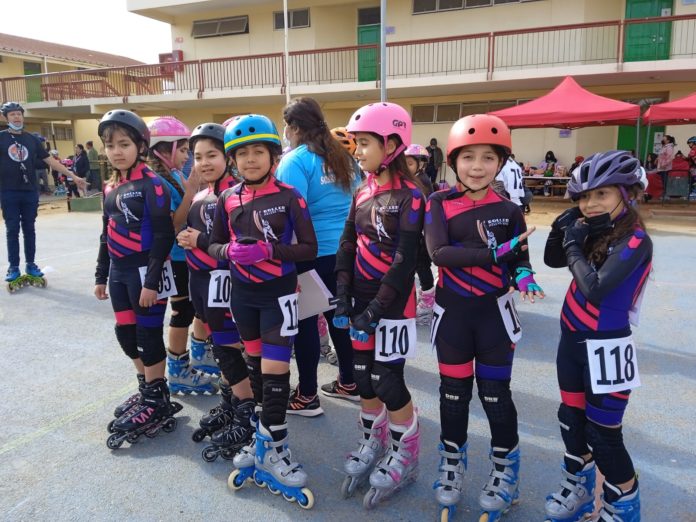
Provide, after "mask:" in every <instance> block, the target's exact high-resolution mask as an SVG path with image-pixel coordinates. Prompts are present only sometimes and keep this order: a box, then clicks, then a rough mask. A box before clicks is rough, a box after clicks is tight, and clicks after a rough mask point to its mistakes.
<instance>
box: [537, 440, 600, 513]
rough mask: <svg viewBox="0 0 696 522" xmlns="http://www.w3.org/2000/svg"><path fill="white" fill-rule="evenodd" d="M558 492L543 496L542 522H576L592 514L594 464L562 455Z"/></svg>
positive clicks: (568, 455) (567, 454) (579, 458)
mask: <svg viewBox="0 0 696 522" xmlns="http://www.w3.org/2000/svg"><path fill="white" fill-rule="evenodd" d="M563 460H564V462H563V464H562V465H561V473H562V474H563V480H562V481H561V489H560V490H559V491H557V492H556V493H552V494H550V495H549V496H548V497H546V506H545V509H546V522H580V521H582V520H585V519H589V518H590V516H592V512H593V511H594V491H595V463H594V461H593V460H591V461H590V462H585V461H584V460H583V459H582V457H576V456H575V455H571V454H569V453H566V454H565V457H564V459H563Z"/></svg>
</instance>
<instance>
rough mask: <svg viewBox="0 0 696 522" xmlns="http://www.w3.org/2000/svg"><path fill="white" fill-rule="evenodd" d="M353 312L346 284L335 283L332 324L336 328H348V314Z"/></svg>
mask: <svg viewBox="0 0 696 522" xmlns="http://www.w3.org/2000/svg"><path fill="white" fill-rule="evenodd" d="M352 314H353V303H352V300H351V297H350V295H349V294H348V286H347V285H342V284H338V285H336V309H335V310H334V316H333V320H332V322H333V325H334V326H335V327H336V328H343V329H346V328H348V325H349V324H350V316H351V315H352Z"/></svg>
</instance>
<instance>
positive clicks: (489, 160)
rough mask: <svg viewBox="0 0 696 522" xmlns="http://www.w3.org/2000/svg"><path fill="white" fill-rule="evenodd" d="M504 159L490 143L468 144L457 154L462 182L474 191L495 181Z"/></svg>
mask: <svg viewBox="0 0 696 522" xmlns="http://www.w3.org/2000/svg"><path fill="white" fill-rule="evenodd" d="M501 164H502V161H501V159H500V158H499V157H498V155H497V154H496V152H495V149H493V147H491V146H490V145H466V146H464V147H462V148H461V149H460V151H459V154H457V160H456V162H455V166H456V167H457V174H458V175H459V179H460V180H461V182H462V183H463V184H464V185H465V186H467V187H469V189H471V190H472V191H477V190H481V189H483V188H485V187H487V186H488V185H490V184H491V183H492V182H493V179H495V176H496V174H498V171H499V170H500V167H501Z"/></svg>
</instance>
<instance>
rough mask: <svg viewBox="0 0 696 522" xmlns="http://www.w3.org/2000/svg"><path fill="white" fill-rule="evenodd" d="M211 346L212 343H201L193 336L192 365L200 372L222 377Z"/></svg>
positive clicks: (208, 341)
mask: <svg viewBox="0 0 696 522" xmlns="http://www.w3.org/2000/svg"><path fill="white" fill-rule="evenodd" d="M211 346H212V341H210V340H207V341H201V340H200V339H196V338H195V337H194V336H193V334H191V365H192V366H193V367H194V368H195V369H196V370H198V371H199V372H203V373H209V374H210V375H220V367H219V366H218V363H217V361H216V360H215V356H214V355H213V350H212V348H211Z"/></svg>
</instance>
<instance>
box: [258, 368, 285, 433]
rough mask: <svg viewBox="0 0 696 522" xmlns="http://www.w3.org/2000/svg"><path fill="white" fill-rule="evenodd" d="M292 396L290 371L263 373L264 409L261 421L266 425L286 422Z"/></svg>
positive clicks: (277, 424)
mask: <svg viewBox="0 0 696 522" xmlns="http://www.w3.org/2000/svg"><path fill="white" fill-rule="evenodd" d="M289 397H290V372H288V373H284V374H282V375H275V374H269V373H265V374H263V411H262V412H261V422H263V424H264V426H266V427H271V426H279V425H281V424H283V423H284V422H285V412H286V411H287V408H288V398H289Z"/></svg>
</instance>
